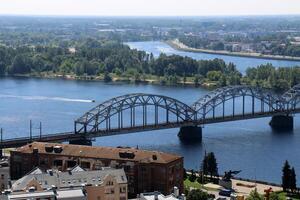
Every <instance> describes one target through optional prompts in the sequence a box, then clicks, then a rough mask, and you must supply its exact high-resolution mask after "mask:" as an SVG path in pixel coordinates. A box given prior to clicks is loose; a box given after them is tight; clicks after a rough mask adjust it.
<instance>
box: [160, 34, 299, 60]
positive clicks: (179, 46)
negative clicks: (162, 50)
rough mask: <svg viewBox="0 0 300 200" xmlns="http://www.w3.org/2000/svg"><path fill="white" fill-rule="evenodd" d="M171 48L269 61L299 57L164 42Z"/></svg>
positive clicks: (173, 41) (172, 41)
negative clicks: (202, 47) (197, 47)
mask: <svg viewBox="0 0 300 200" xmlns="http://www.w3.org/2000/svg"><path fill="white" fill-rule="evenodd" d="M165 42H166V43H167V44H168V45H170V46H171V47H172V48H174V49H176V50H180V51H186V52H196V53H207V54H217V55H225V56H235V57H248V58H258V59H270V60H287V61H300V57H292V56H280V55H265V54H260V53H246V52H229V51H214V50H209V49H196V48H192V47H188V46H186V45H185V44H183V43H181V42H179V41H178V39H176V40H168V41H165Z"/></svg>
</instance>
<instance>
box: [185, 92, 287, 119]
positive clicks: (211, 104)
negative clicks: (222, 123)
mask: <svg viewBox="0 0 300 200" xmlns="http://www.w3.org/2000/svg"><path fill="white" fill-rule="evenodd" d="M239 97H242V114H243V115H244V114H245V108H246V103H245V98H246V97H251V98H252V103H251V105H250V107H251V110H252V114H254V113H255V103H257V100H258V101H260V104H261V108H260V109H261V112H265V111H266V110H268V111H269V112H271V111H283V110H284V105H285V103H284V101H283V99H282V97H281V95H278V94H275V93H273V92H272V91H270V90H266V89H262V88H258V87H251V86H228V87H223V88H218V89H216V90H214V91H212V92H210V93H209V94H207V95H205V96H204V97H202V98H200V99H199V100H198V101H196V102H195V103H194V104H193V105H192V106H191V107H192V108H193V109H194V110H195V112H196V113H197V119H205V118H206V115H207V114H208V113H210V112H212V115H213V118H214V116H215V109H216V108H217V107H218V106H221V107H222V112H223V117H225V103H226V102H227V101H229V100H232V103H233V106H232V108H233V109H232V116H234V115H235V99H237V98H239ZM265 104H266V105H267V107H268V108H265Z"/></svg>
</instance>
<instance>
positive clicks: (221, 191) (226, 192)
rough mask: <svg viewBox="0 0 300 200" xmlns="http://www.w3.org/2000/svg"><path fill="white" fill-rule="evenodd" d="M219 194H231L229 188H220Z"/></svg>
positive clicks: (228, 195)
mask: <svg viewBox="0 0 300 200" xmlns="http://www.w3.org/2000/svg"><path fill="white" fill-rule="evenodd" d="M219 195H220V196H226V197H230V195H231V190H227V189H222V190H220V192H219Z"/></svg>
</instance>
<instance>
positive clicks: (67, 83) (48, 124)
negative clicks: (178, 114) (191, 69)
mask: <svg viewBox="0 0 300 200" xmlns="http://www.w3.org/2000/svg"><path fill="white" fill-rule="evenodd" d="M0 85H1V90H0V127H2V128H4V137H5V138H12V137H18V136H28V135H29V120H30V119H32V120H33V124H34V128H35V129H34V134H38V133H39V130H38V129H37V128H38V126H39V122H40V121H41V122H42V123H43V133H55V132H63V131H72V130H73V125H74V124H73V121H74V119H76V118H78V117H80V116H81V115H82V114H83V113H84V112H86V111H87V110H89V109H91V108H92V107H94V106H96V105H97V104H99V103H101V102H103V101H105V100H107V99H109V98H112V97H115V96H119V95H123V94H128V93H136V92H142V93H151V94H162V95H167V96H170V97H173V98H176V99H179V100H181V101H182V102H185V103H186V104H192V103H193V102H194V101H196V100H197V99H198V98H200V97H201V96H203V95H205V94H206V93H207V92H208V91H207V90H205V89H201V88H185V87H167V86H155V85H142V84H141V85H130V84H119V83H111V84H106V83H103V82H90V81H72V80H59V79H56V80H50V79H49V80H48V79H33V78H30V79H16V78H2V79H0ZM93 100H95V101H96V102H95V103H93V102H92V101H93ZM269 120H270V119H269V118H264V119H256V120H247V121H237V122H231V123H221V124H214V125H207V126H205V127H204V128H203V142H202V143H201V144H190V145H187V144H183V143H181V142H180V141H179V139H178V137H177V133H178V129H168V130H161V131H151V132H141V133H133V134H127V135H119V136H111V137H103V138H98V139H97V140H96V141H94V145H105V146H131V147H136V146H138V147H139V148H143V149H151V150H160V151H166V152H172V153H177V154H180V155H182V156H184V161H185V167H186V168H194V169H199V166H200V161H201V160H202V157H203V155H204V152H205V151H213V152H215V153H216V156H217V160H218V163H219V171H220V173H223V172H224V170H229V169H233V170H242V172H241V173H240V175H239V176H241V177H246V178H252V179H255V178H257V179H261V180H266V181H272V182H277V183H279V182H280V179H281V167H282V165H283V162H284V161H285V160H286V159H288V160H289V161H290V163H291V165H293V166H294V167H295V169H296V173H300V160H299V158H300V148H299V146H300V134H299V130H300V127H299V122H300V118H299V117H296V118H295V129H294V131H293V132H291V133H285V134H278V133H274V132H272V130H271V128H270V127H269V125H268V122H269Z"/></svg>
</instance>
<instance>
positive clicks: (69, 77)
mask: <svg viewBox="0 0 300 200" xmlns="http://www.w3.org/2000/svg"><path fill="white" fill-rule="evenodd" d="M3 77H16V78H40V79H64V80H78V81H99V82H105V81H104V77H103V76H76V75H70V74H68V75H62V74H15V75H7V76H3ZM0 78H1V76H0ZM110 82H111V83H114V82H115V83H117V82H119V83H127V84H152V85H161V86H185V87H200V88H205V89H213V88H215V87H216V83H212V82H203V83H202V84H199V85H195V83H194V82H191V81H186V82H185V83H184V82H183V81H179V82H178V83H177V84H163V83H161V81H160V80H159V79H145V80H139V81H135V80H134V79H133V78H123V77H112V80H111V81H108V82H107V83H110Z"/></svg>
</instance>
